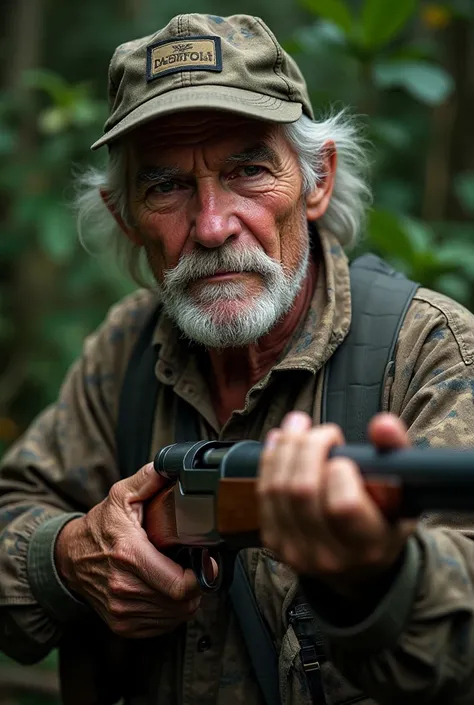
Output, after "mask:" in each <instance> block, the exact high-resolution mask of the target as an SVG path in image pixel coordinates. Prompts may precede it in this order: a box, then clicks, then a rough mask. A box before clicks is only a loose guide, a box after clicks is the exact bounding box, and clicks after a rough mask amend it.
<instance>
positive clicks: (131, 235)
mask: <svg viewBox="0 0 474 705" xmlns="http://www.w3.org/2000/svg"><path fill="white" fill-rule="evenodd" d="M99 192H100V197H101V199H102V200H103V202H104V203H105V205H106V206H107V209H108V211H109V213H110V214H111V215H112V216H113V218H114V220H115V222H116V223H117V225H118V226H119V228H120V230H122V231H123V232H124V233H125V235H126V236H127V237H128V239H129V240H130V241H131V242H133V244H134V245H137V246H138V247H141V246H142V245H143V242H142V239H141V237H140V235H139V233H138V230H137V229H136V228H131V227H129V226H128V225H127V224H126V223H125V221H124V219H123V218H122V216H121V215H120V213H118V212H117V210H116V208H115V207H114V206H113V205H112V203H111V201H110V193H109V192H108V191H107V190H106V189H105V188H101V189H99Z"/></svg>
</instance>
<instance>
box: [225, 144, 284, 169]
mask: <svg viewBox="0 0 474 705" xmlns="http://www.w3.org/2000/svg"><path fill="white" fill-rule="evenodd" d="M225 161H226V163H227V164H236V163H238V164H251V163H253V162H269V163H270V164H272V165H273V166H275V167H279V166H281V159H280V157H279V156H278V154H277V153H276V152H275V150H274V149H272V148H271V147H269V146H268V145H267V144H265V143H263V142H260V143H259V144H255V145H253V146H252V147H248V149H244V150H242V152H238V153H237V154H232V155H230V156H229V157H227V158H226V160H225Z"/></svg>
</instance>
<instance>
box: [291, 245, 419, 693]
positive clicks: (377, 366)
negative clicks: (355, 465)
mask: <svg viewBox="0 0 474 705" xmlns="http://www.w3.org/2000/svg"><path fill="white" fill-rule="evenodd" d="M350 280H351V309H352V316H351V326H350V330H349V333H348V335H347V337H346V338H345V339H344V341H343V342H342V343H341V345H340V346H339V348H338V349H337V350H336V352H335V353H334V355H333V356H332V357H331V358H330V360H329V361H328V362H327V363H326V366H325V370H324V379H323V395H322V408H321V423H328V422H332V423H336V424H338V426H340V427H341V428H342V430H343V432H344V435H345V437H346V440H347V442H348V443H357V442H361V441H364V440H366V429H367V425H368V423H369V421H370V419H371V418H372V417H373V416H375V414H377V412H378V411H380V409H381V408H382V401H383V391H384V386H385V380H386V378H387V375H388V374H390V373H391V372H392V371H393V367H394V365H395V346H396V343H397V339H398V334H399V332H400V328H401V326H402V324H403V321H404V319H405V314H406V312H407V310H408V307H409V306H410V303H411V300H412V298H413V296H414V294H415V292H416V290H417V288H418V284H416V283H415V282H412V281H410V280H409V279H407V278H406V277H405V276H404V275H403V274H400V273H399V272H396V271H395V270H394V269H392V268H391V267H390V266H389V265H388V264H387V263H386V262H384V261H383V260H382V259H380V258H379V257H376V256H375V255H372V254H367V255H362V256H361V257H359V258H358V259H356V260H354V262H353V263H352V264H351V267H350ZM288 619H289V622H290V623H291V625H292V626H293V630H294V632H295V634H296V636H297V638H298V641H299V643H300V658H301V662H302V666H303V669H304V671H305V673H306V676H307V682H308V686H309V690H310V693H311V698H312V701H313V702H314V703H318V704H319V703H320V704H321V705H323V704H324V703H325V702H326V697H325V694H324V689H323V683H322V678H321V672H320V664H321V663H323V662H324V661H325V660H326V654H325V648H324V637H323V635H322V633H321V631H320V630H319V628H318V627H317V625H316V624H315V622H314V620H313V619H312V612H311V608H310V607H309V605H308V604H307V602H306V600H305V597H304V595H302V594H301V593H297V595H296V597H295V599H294V600H293V602H292V604H291V605H290V607H289V609H288Z"/></svg>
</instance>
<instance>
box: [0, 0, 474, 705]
mask: <svg viewBox="0 0 474 705" xmlns="http://www.w3.org/2000/svg"><path fill="white" fill-rule="evenodd" d="M195 11H199V12H208V13H211V14H219V15H226V14H232V13H235V12H246V13H251V14H257V15H260V16H261V17H262V18H263V19H264V20H265V21H266V22H267V23H268V24H269V25H270V27H271V28H272V29H273V30H274V32H275V33H276V34H277V36H278V37H279V39H280V40H281V41H283V42H284V44H285V46H286V48H287V49H288V50H289V51H290V52H291V53H292V54H293V55H294V56H295V58H296V59H297V61H298V62H299V63H300V65H301V67H302V69H303V71H304V73H305V75H306V78H307V80H308V83H309V86H310V90H311V95H312V100H313V104H314V106H315V108H316V109H317V110H325V109H327V108H329V107H331V106H333V107H336V108H338V107H342V106H344V105H348V106H350V107H351V109H352V110H353V111H354V112H355V113H358V114H361V115H362V121H363V123H364V124H365V128H366V133H367V137H368V138H369V140H370V142H371V144H372V182H373V186H374V193H375V203H374V209H373V210H372V212H371V214H370V218H369V222H368V228H367V232H366V234H365V238H364V241H363V243H362V246H361V249H372V250H375V251H376V252H378V253H379V254H381V255H383V256H384V257H386V258H387V259H388V260H389V261H391V262H392V263H394V264H395V265H396V266H397V267H400V268H401V269H403V270H404V271H405V272H406V273H407V274H408V275H409V276H411V277H413V278H415V279H417V280H419V281H421V282H422V283H424V284H425V285H427V286H430V287H433V288H435V289H438V290H440V291H443V292H445V293H447V294H449V295H450V296H453V297H454V298H455V299H457V300H459V301H461V302H462V303H463V304H465V305H466V306H467V307H470V308H474V245H473V244H472V243H473V240H474V222H473V216H474V127H473V124H474V122H473V115H474V0H448V1H446V2H441V1H440V2H436V0H434V1H433V2H429V1H427V2H422V1H421V0H420V1H419V2H418V1H416V0H300V1H299V2H295V1H294V0H280V2H278V3H277V2H269V1H268V0H239V2H237V0H194V1H193V2H191V0H189V1H188V0H160V2H158V1H157V0H81V1H80V2H64V0H2V2H1V7H0V18H1V26H2V27H3V28H4V29H5V31H4V33H3V37H2V38H1V40H0V42H1V43H0V55H1V69H0V71H1V74H0V75H1V79H2V82H1V86H0V88H1V90H0V219H1V237H0V454H1V453H2V452H3V451H4V449H5V448H6V447H7V446H8V445H9V444H10V443H11V442H12V441H13V440H14V439H15V438H16V437H17V436H18V435H19V434H21V432H22V431H23V429H24V428H25V426H26V425H27V424H28V423H29V421H30V420H31V419H32V417H33V416H35V415H36V414H37V412H39V411H40V410H41V409H42V408H43V407H44V406H45V405H47V404H48V403H49V402H51V401H52V400H53V399H54V398H55V395H56V393H57V389H58V386H59V384H60V382H61V379H62V377H63V375H64V373H65V371H66V369H67V368H68V366H69V365H70V364H71V362H72V361H73V360H74V358H75V357H76V355H77V354H78V352H79V350H80V348H81V344H82V341H83V339H84V337H85V336H86V335H87V334H88V333H89V332H90V331H91V330H92V329H94V327H95V326H96V325H97V324H98V323H99V322H100V321H101V320H102V318H103V316H104V313H105V311H106V309H107V308H108V307H109V306H110V305H111V304H112V303H113V302H114V301H116V300H117V299H119V298H120V297H121V296H122V295H124V294H125V293H126V292H128V291H130V290H131V289H132V286H133V285H132V284H131V283H130V282H129V281H128V280H127V278H126V277H125V276H124V275H123V274H122V273H121V271H120V270H119V268H118V267H117V266H116V265H115V263H114V261H113V259H112V257H110V258H107V257H103V258H101V259H100V258H99V259H98V258H93V257H91V256H89V255H87V254H86V253H85V252H84V251H83V250H82V249H81V247H80V245H79V244H78V241H77V237H76V232H75V223H74V218H73V215H72V212H71V209H70V208H69V204H70V202H71V200H72V198H73V194H74V190H73V186H72V175H73V172H74V171H77V170H78V169H80V168H81V166H83V165H85V164H87V163H97V162H98V161H99V162H100V160H101V159H103V155H102V154H99V155H96V154H92V153H91V152H90V151H89V145H90V144H91V143H92V142H93V141H94V140H95V139H96V138H97V137H98V136H99V135H100V134H101V131H102V124H103V121H104V118H105V116H106V112H107V105H106V101H105V95H106V78H107V65H108V61H109V58H110V56H111V53H112V51H113V49H114V47H115V46H116V45H117V44H119V43H120V42H123V41H126V40H129V39H132V38H135V37H138V36H141V35H144V34H148V33H150V32H152V31H153V30H154V29H155V28H158V27H160V26H162V25H163V24H165V23H166V22H167V21H168V20H169V18H170V17H171V16H173V15H174V14H177V13H178V12H195ZM0 658H1V657H0ZM57 702H59V700H58V696H57V678H56V673H55V655H54V654H53V655H52V656H51V657H50V658H48V659H47V660H46V661H45V662H44V663H43V664H40V665H39V666H35V667H29V668H22V667H20V666H17V665H15V664H13V663H11V662H10V661H8V660H7V659H6V658H2V659H1V660H0V704H1V705H6V704H7V703H8V704H13V703H15V704H18V703H22V704H26V703H35V704H36V705H39V704H40V703H49V704H51V703H57Z"/></svg>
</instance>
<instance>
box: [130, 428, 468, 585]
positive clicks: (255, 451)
mask: <svg viewBox="0 0 474 705" xmlns="http://www.w3.org/2000/svg"><path fill="white" fill-rule="evenodd" d="M262 449H263V444H262V443H259V442H257V441H238V442H234V443H232V442H229V443H226V442H220V441H200V442H198V443H175V444H173V445H170V446H166V447H165V448H163V449H162V450H161V451H159V453H157V455H156V456H155V460H154V466H155V470H156V471H157V472H158V473H159V474H160V475H162V476H163V477H165V478H167V479H168V480H169V481H170V485H169V486H168V487H166V488H165V489H164V490H163V491H162V492H161V493H160V494H159V495H158V496H157V497H155V498H154V499H153V500H151V501H150V503H149V505H148V507H147V511H146V513H145V524H144V526H145V530H146V532H147V534H148V537H149V539H150V541H151V542H152V543H153V544H154V545H155V546H156V547H157V548H158V549H159V550H161V551H164V552H166V551H170V549H174V550H175V553H176V552H177V551H179V549H183V548H184V549H186V550H187V553H188V561H189V562H190V565H191V566H192V567H193V568H194V570H195V571H196V573H197V575H198V578H199V580H200V582H201V585H202V587H203V588H204V589H206V590H214V589H217V588H218V587H219V583H217V582H216V583H214V582H213V581H212V579H211V580H210V579H209V571H207V573H206V570H205V564H206V562H207V561H208V557H209V556H212V557H214V558H215V560H216V561H217V562H218V564H219V562H220V559H221V549H223V548H224V549H226V550H239V549H241V548H250V547H258V546H259V545H260V540H259V523H260V522H259V508H258V501H257V496H256V488H257V472H258V466H259V461H260V454H261V452H262ZM330 456H331V457H341V456H342V457H345V458H349V459H351V460H353V461H354V462H355V463H356V465H358V467H359V468H360V471H361V473H362V475H363V476H364V482H365V486H366V489H367V491H368V492H369V493H370V494H371V496H372V497H373V499H374V501H375V502H376V503H377V504H378V506H379V507H380V509H381V511H382V512H383V513H384V515H385V516H386V517H387V518H388V519H390V520H393V519H396V518H397V517H404V518H409V517H416V516H419V515H420V514H421V513H422V512H424V511H428V510H431V511H432V510H440V511H442V510H450V511H473V510H474V450H473V449H470V450H458V449H451V448H449V449H448V448H439V449H420V448H409V449H401V450H383V451H379V450H377V449H375V448H373V447H372V446H370V445H364V444H361V445H346V446H341V447H337V448H334V449H333V450H332V451H331V453H330ZM203 550H205V551H206V552H205V553H203ZM219 573H222V571H221V570H219Z"/></svg>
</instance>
